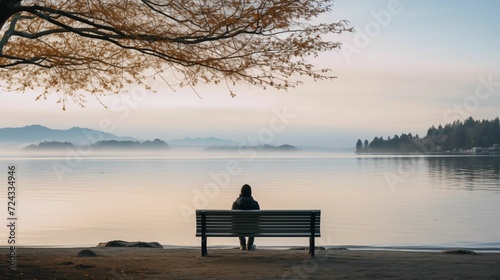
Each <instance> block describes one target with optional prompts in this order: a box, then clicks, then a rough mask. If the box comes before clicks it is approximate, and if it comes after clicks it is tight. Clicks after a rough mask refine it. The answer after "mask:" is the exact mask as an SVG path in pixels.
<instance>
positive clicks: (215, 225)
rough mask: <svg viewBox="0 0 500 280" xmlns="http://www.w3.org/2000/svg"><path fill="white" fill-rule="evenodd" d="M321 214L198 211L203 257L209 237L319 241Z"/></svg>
mask: <svg viewBox="0 0 500 280" xmlns="http://www.w3.org/2000/svg"><path fill="white" fill-rule="evenodd" d="M320 216H321V211H320V210H196V236H197V237H201V255H202V256H205V255H206V254H207V237H233V236H234V237H238V236H254V237H309V254H310V255H311V256H312V257H314V247H315V243H314V238H315V237H320V236H321V234H320V218H321V217H320Z"/></svg>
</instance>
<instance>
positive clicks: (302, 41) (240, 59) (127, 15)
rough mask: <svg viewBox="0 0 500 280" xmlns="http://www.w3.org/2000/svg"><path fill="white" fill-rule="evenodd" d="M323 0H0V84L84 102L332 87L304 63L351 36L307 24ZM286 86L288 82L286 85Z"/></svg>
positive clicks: (324, 9) (322, 9) (340, 25)
mask: <svg viewBox="0 0 500 280" xmlns="http://www.w3.org/2000/svg"><path fill="white" fill-rule="evenodd" d="M331 5H332V4H331V3H330V1H329V0H255V1H249V0H182V1H181V0H168V1H157V0H72V1H69V0H68V1H63V0H61V1H53V0H36V1H35V0H0V69H1V72H0V77H1V78H2V80H3V81H7V82H6V83H7V84H6V85H2V87H4V89H6V90H10V91H21V92H23V91H26V90H28V89H36V90H42V93H41V94H40V96H39V97H38V98H40V97H43V98H46V97H47V95H49V94H50V93H52V92H60V93H62V94H63V97H62V98H61V99H60V100H59V102H62V103H63V108H64V106H65V104H66V102H67V101H68V99H72V100H73V101H75V102H77V103H79V104H80V105H82V106H83V105H84V102H85V100H86V96H87V95H88V94H90V95H92V96H96V97H97V98H99V96H101V95H106V94H112V93H118V92H122V91H124V90H125V89H124V87H125V86H126V85H127V84H141V85H143V86H145V88H146V89H150V87H148V85H147V84H145V82H144V81H145V80H146V79H147V78H148V77H150V76H151V75H153V76H159V77H160V78H161V77H162V74H163V73H165V71H171V72H172V73H174V75H176V77H178V78H177V80H178V81H177V82H176V85H178V86H194V85H196V84H197V83H198V82H205V83H215V84H219V83H223V82H225V83H227V85H228V89H229V92H230V93H231V95H232V96H233V97H234V93H233V92H232V91H231V89H230V87H231V86H232V85H234V84H236V83H248V84H251V85H255V86H259V87H262V88H267V87H272V88H276V89H285V90H286V89H288V88H290V87H295V86H297V85H299V84H300V83H301V81H300V80H297V78H296V77H298V76H310V77H312V78H313V79H314V80H321V79H332V78H335V77H334V76H331V75H330V74H329V73H328V71H329V69H314V67H313V65H312V64H311V63H309V62H308V61H307V59H308V58H309V57H315V56H317V55H318V54H319V53H320V52H324V51H330V50H334V49H337V48H339V47H340V43H338V42H333V41H329V40H326V39H325V38H326V36H325V35H331V34H340V33H342V32H344V31H349V32H351V31H353V29H352V28H350V27H348V24H347V22H346V21H341V22H333V23H332V22H330V23H313V22H315V21H316V20H317V18H318V16H320V15H322V14H325V13H328V12H330V11H331ZM294 77H295V78H294Z"/></svg>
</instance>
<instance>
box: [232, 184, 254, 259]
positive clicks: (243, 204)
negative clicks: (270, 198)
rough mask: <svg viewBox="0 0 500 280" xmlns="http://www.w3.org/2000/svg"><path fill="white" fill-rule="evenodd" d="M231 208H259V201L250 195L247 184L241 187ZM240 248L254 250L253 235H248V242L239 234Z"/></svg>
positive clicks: (250, 191)
mask: <svg viewBox="0 0 500 280" xmlns="http://www.w3.org/2000/svg"><path fill="white" fill-rule="evenodd" d="M231 210H260V206H259V203H258V202H257V201H256V200H254V199H253V197H252V188H251V187H250V185H248V184H244V185H243V186H242V187H241V193H240V196H239V197H238V198H237V199H236V201H235V202H233V207H232V208H231ZM239 239H240V250H254V249H255V246H254V244H253V242H254V239H255V238H254V237H253V236H248V243H247V242H246V240H245V236H240V237H239Z"/></svg>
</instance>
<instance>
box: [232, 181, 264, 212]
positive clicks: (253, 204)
mask: <svg viewBox="0 0 500 280" xmlns="http://www.w3.org/2000/svg"><path fill="white" fill-rule="evenodd" d="M259 209H260V206H259V203H258V202H257V201H256V200H254V199H253V197H252V188H251V187H250V186H249V185H246V184H245V185H243V187H241V193H240V196H239V197H238V198H237V199H236V201H235V202H233V207H232V208H231V210H259Z"/></svg>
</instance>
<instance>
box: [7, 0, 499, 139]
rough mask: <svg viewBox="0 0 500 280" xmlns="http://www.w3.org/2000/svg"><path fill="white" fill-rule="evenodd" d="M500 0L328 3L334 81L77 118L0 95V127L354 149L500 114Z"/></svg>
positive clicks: (52, 103) (165, 93)
mask: <svg viewBox="0 0 500 280" xmlns="http://www.w3.org/2000/svg"><path fill="white" fill-rule="evenodd" d="M498 11H500V1H495V0H491V1H486V0H482V1H472V0H468V1H451V0H446V1H444V0H441V1H436V0H418V1H417V0H413V1H411V0H400V1H395V0H365V1H362V0H336V1H335V2H334V9H333V12H332V13H331V14H329V15H325V16H324V17H323V20H335V21H338V20H341V19H347V20H349V21H350V24H351V25H352V26H354V27H355V28H356V30H357V32H356V33H352V34H351V33H346V34H343V35H341V36H336V37H335V40H338V41H340V42H343V43H344V47H343V49H342V50H339V51H337V52H332V53H325V54H323V55H322V56H321V57H320V58H319V59H317V60H316V61H315V63H316V64H317V65H318V67H329V68H332V69H333V73H334V74H335V75H336V76H338V79H335V80H333V81H325V82H316V83H315V82H312V81H304V82H305V84H304V85H303V86H301V87H298V88H296V89H294V90H290V91H288V92H277V91H273V90H261V89H258V88H251V87H248V86H241V87H237V88H236V89H235V91H236V93H237V97H236V98H231V97H230V96H229V93H228V91H227V89H226V88H225V87H215V86H205V85H200V86H198V87H197V88H196V91H197V92H198V94H199V95H200V96H201V98H199V97H198V96H197V95H196V94H195V93H194V92H193V90H192V89H189V88H181V89H179V88H176V89H175V91H173V90H172V89H170V88H168V87H167V86H166V85H163V84H156V85H154V86H156V87H157V88H160V91H159V93H158V94H148V93H145V92H144V91H143V90H142V89H141V88H134V89H132V93H131V94H130V95H122V96H112V97H106V98H103V99H102V101H103V102H104V103H105V104H106V105H108V109H105V108H103V107H102V106H101V105H100V104H99V103H98V102H97V101H96V100H94V99H93V98H91V97H89V98H88V104H87V107H86V108H85V109H82V108H80V107H79V106H78V105H77V104H70V105H69V106H68V108H67V110H66V111H62V110H61V105H60V104H56V100H57V96H53V97H49V99H48V100H40V101H35V100H34V99H35V94H31V93H30V94H28V93H26V94H21V93H13V92H9V93H2V92H0V104H1V105H0V109H1V110H0V127H17V126H25V125H29V124H41V125H45V126H48V127H50V128H57V129H68V128H71V127H73V126H78V127H88V128H93V129H101V130H105V131H107V132H111V133H114V134H117V135H120V136H134V137H137V138H141V139H153V138H161V139H164V140H169V139H175V138H184V137H207V136H214V137H220V138H226V139H232V140H235V141H241V142H246V141H248V140H249V139H252V140H253V141H256V142H260V143H268V142H271V143H273V144H285V143H288V144H292V145H315V146H326V147H353V146H354V145H355V142H356V140H357V139H358V138H361V139H363V140H364V139H368V140H372V139H373V137H374V136H384V137H387V136H393V135H394V134H398V135H399V134H401V133H408V132H412V133H413V134H414V135H415V134H419V135H425V133H426V131H427V129H428V128H429V127H430V126H431V125H436V126H437V125H439V124H445V123H449V122H452V121H453V120H456V119H465V118H467V117H468V116H472V117H474V118H475V119H493V118H495V117H497V116H498V115H499V110H498V108H500V67H499V65H500V31H499V30H498V28H499V27H500V17H498Z"/></svg>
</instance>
